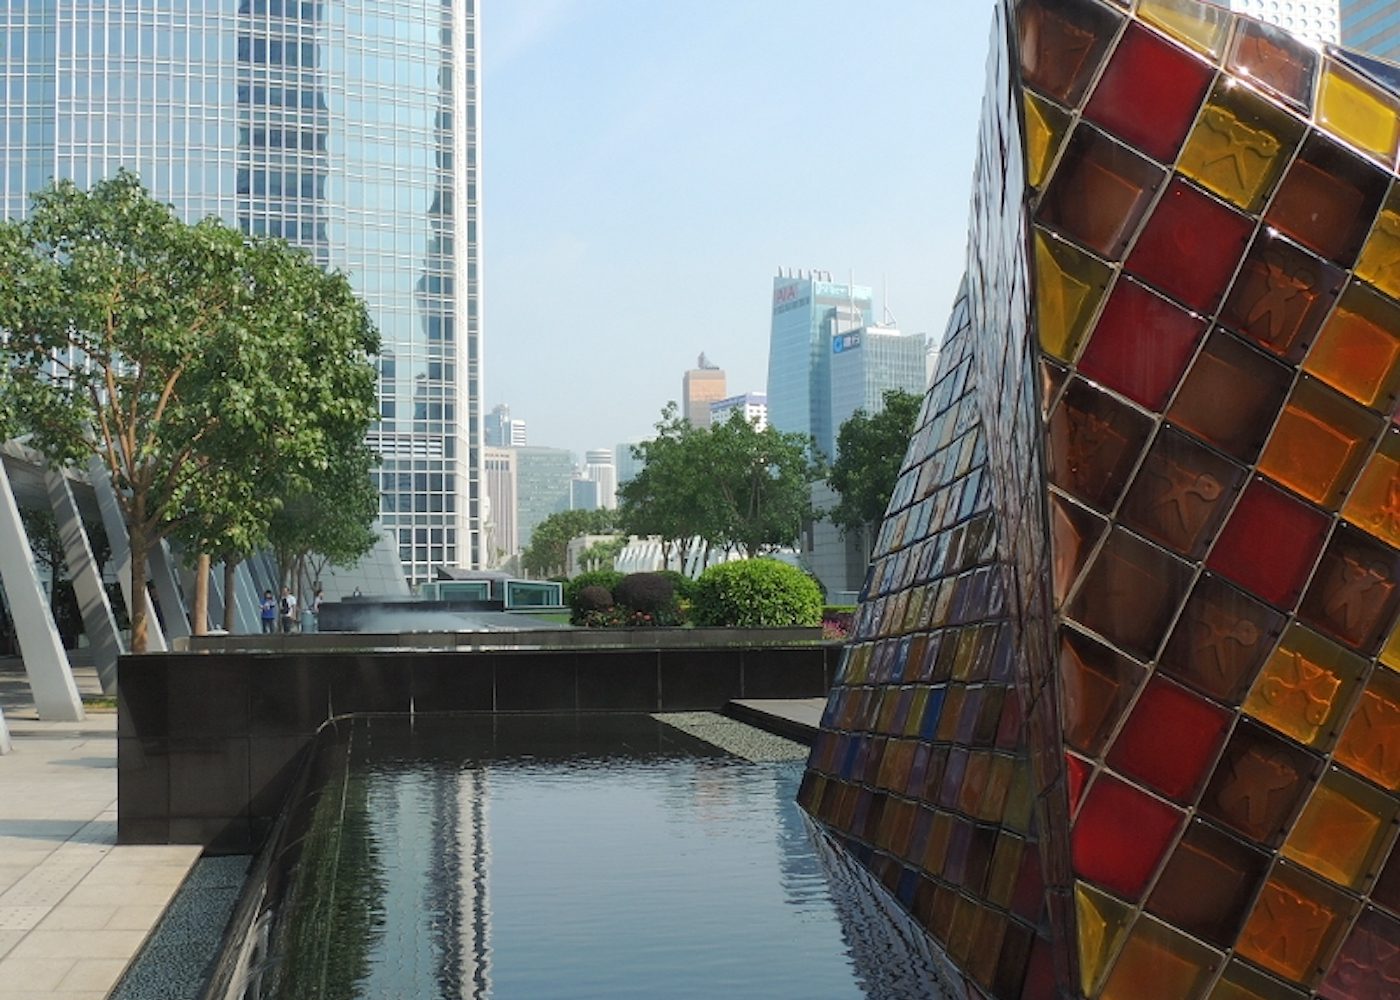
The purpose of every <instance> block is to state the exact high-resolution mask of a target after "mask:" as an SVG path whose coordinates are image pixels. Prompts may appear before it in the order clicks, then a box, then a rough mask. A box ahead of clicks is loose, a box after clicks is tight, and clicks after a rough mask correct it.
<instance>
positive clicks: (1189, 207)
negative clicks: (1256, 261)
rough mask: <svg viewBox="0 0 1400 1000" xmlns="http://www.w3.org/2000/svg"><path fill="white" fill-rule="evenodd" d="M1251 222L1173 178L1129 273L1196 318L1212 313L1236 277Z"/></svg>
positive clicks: (1130, 257) (1132, 255) (1134, 254)
mask: <svg viewBox="0 0 1400 1000" xmlns="http://www.w3.org/2000/svg"><path fill="white" fill-rule="evenodd" d="M1253 231H1254V223H1253V221H1252V220H1250V219H1249V218H1247V217H1246V216H1243V215H1241V214H1240V213H1239V212H1236V211H1235V210H1234V209H1233V208H1228V207H1226V205H1225V204H1224V203H1222V202H1219V201H1216V200H1215V199H1214V198H1212V197H1211V196H1210V195H1207V194H1205V193H1203V192H1201V191H1199V190H1198V189H1196V188H1194V187H1192V186H1191V185H1190V184H1187V183H1186V182H1185V181H1183V180H1181V179H1180V178H1177V179H1175V180H1173V181H1172V182H1171V184H1170V185H1169V186H1168V187H1167V191H1166V194H1164V195H1163V196H1162V200H1161V201H1159V202H1158V203H1157V207H1156V208H1155V209H1154V210H1153V212H1152V216H1151V218H1149V219H1148V220H1147V225H1146V226H1145V227H1144V228H1143V231H1142V235H1141V236H1140V237H1139V238H1138V241H1137V244H1136V245H1135V246H1134V247H1133V250H1132V253H1130V254H1129V255H1128V262H1127V268H1128V270H1129V271H1131V272H1132V273H1133V274H1135V275H1137V276H1138V277H1140V278H1142V279H1144V280H1145V281H1147V282H1148V283H1149V284H1151V285H1152V286H1153V287H1155V288H1160V289H1161V290H1162V291H1164V292H1166V293H1167V294H1168V295H1170V296H1171V297H1172V298H1174V299H1176V300H1178V301H1179V302H1184V303H1185V304H1186V305H1187V306H1189V307H1190V308H1192V309H1194V310H1196V311H1197V312H1200V313H1212V312H1214V311H1215V307H1216V306H1217V305H1219V303H1220V298H1221V296H1222V295H1224V293H1225V287H1226V286H1227V285H1228V284H1229V282H1230V278H1231V277H1233V276H1234V273H1235V268H1236V267H1237V266H1238V265H1239V261H1240V257H1241V256H1242V255H1243V254H1244V250H1245V246H1246V245H1247V244H1248V242H1249V238H1250V236H1251V234H1252V233H1253Z"/></svg>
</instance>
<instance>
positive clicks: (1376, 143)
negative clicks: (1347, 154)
mask: <svg viewBox="0 0 1400 1000" xmlns="http://www.w3.org/2000/svg"><path fill="white" fill-rule="evenodd" d="M1397 111H1400V109H1397V106H1396V102H1395V101H1394V100H1393V99H1392V98H1390V97H1389V96H1387V95H1386V94H1385V92H1384V91H1382V90H1381V89H1380V88H1379V87H1377V86H1375V85H1374V84H1372V83H1370V82H1368V81H1367V80H1364V79H1362V78H1361V77H1360V76H1358V75H1357V74H1356V73H1353V72H1352V71H1351V70H1349V69H1347V68H1346V67H1345V66H1341V65H1339V64H1338V63H1335V62H1333V61H1332V60H1331V59H1328V60H1327V64H1326V68H1325V69H1324V70H1323V73H1322V86H1321V87H1320V88H1319V91H1318V98H1317V122H1318V124H1319V125H1321V126H1322V127H1323V128H1325V129H1327V130H1328V131H1329V132H1332V133H1333V134H1334V135H1339V136H1341V137H1342V138H1343V139H1345V140H1347V142H1349V143H1351V144H1352V145H1353V146H1356V147H1358V148H1359V149H1361V150H1363V151H1365V152H1367V153H1370V154H1371V155H1373V156H1375V157H1376V158H1378V159H1380V160H1381V161H1383V162H1384V163H1385V164H1386V165H1388V166H1389V165H1392V164H1394V162H1395V148H1396V144H1397V142H1400V114H1398V113H1397Z"/></svg>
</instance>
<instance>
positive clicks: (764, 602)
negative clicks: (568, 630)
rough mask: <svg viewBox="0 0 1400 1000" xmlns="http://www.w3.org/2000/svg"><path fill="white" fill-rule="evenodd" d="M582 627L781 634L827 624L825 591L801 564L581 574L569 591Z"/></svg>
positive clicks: (759, 562) (758, 562) (751, 562)
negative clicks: (692, 573) (695, 573)
mask: <svg viewBox="0 0 1400 1000" xmlns="http://www.w3.org/2000/svg"><path fill="white" fill-rule="evenodd" d="M564 600H565V602H566V603H567V604H568V606H569V617H570V620H571V621H572V622H573V623H574V624H576V625H590V626H602V627H606V626H619V625H643V626H645V625H681V624H684V623H686V622H687V621H689V622H693V623H694V624H696V625H707V626H719V627H731V628H781V627H788V626H811V627H815V626H818V625H821V624H822V593H821V588H820V587H819V586H818V585H817V583H816V581H814V580H813V579H812V578H811V577H809V576H808V575H807V574H806V573H804V572H802V571H801V570H800V569H798V568H796V567H795V566H789V565H787V564H786V563H780V562H777V561H775V560H772V559H746V560H742V561H739V562H728V563H721V564H720V565H718V566H711V567H710V568H709V569H707V570H706V571H705V572H704V573H702V574H701V575H700V578H699V579H698V580H691V579H689V578H687V577H685V576H682V575H681V574H679V573H676V572H672V571H664V572H660V573H633V574H630V575H627V576H624V575H623V574H621V573H618V572H616V571H615V570H593V571H591V572H588V573H580V574H579V575H578V576H576V577H574V578H573V579H572V580H570V581H568V582H567V583H566V584H565V585H564Z"/></svg>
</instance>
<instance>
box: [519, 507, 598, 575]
mask: <svg viewBox="0 0 1400 1000" xmlns="http://www.w3.org/2000/svg"><path fill="white" fill-rule="evenodd" d="M617 520H618V518H617V511H615V510H561V511H558V512H557V513H554V514H550V515H549V516H548V517H546V518H545V519H544V520H543V521H541V522H540V523H539V524H537V525H535V530H534V531H533V532H531V533H530V544H529V545H527V546H526V547H525V551H523V552H521V553H520V568H521V569H522V570H524V571H525V572H526V573H527V574H528V575H530V576H533V577H536V578H543V577H547V576H551V575H554V574H558V573H563V572H564V567H565V564H566V563H567V561H568V553H569V543H570V542H572V541H573V540H574V539H575V538H578V537H580V536H582V535H608V534H611V533H612V532H613V531H615V530H616V529H617Z"/></svg>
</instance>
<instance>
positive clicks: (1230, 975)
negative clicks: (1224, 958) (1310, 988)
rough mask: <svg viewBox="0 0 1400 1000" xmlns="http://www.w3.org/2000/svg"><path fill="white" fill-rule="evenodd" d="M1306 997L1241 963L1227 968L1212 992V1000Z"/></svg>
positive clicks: (1270, 999) (1277, 999) (1302, 998)
mask: <svg viewBox="0 0 1400 1000" xmlns="http://www.w3.org/2000/svg"><path fill="white" fill-rule="evenodd" d="M1306 996H1307V994H1306V993H1303V992H1301V991H1299V990H1296V989H1289V988H1288V987H1287V986H1284V985H1283V984H1282V983H1280V982H1279V981H1278V980H1276V979H1274V978H1272V977H1270V976H1266V975H1264V974H1263V973H1262V972H1258V971H1256V970H1254V969H1251V968H1250V967H1249V966H1247V965H1245V964H1244V963H1243V962H1239V961H1235V962H1231V963H1230V964H1229V965H1227V966H1225V972H1224V973H1223V974H1222V975H1221V977H1220V980H1219V981H1218V982H1217V983H1216V984H1215V988H1214V989H1212V990H1211V991H1210V1000H1304V998H1305V997H1306Z"/></svg>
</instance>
